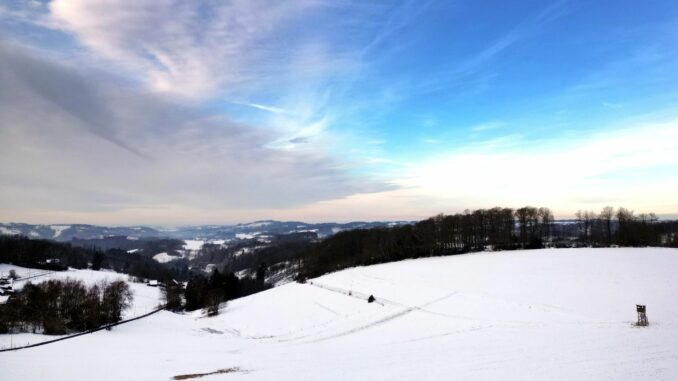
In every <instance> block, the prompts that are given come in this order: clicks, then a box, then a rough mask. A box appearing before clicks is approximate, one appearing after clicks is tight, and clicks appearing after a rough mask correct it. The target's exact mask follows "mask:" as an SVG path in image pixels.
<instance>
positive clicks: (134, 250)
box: [127, 249, 139, 254]
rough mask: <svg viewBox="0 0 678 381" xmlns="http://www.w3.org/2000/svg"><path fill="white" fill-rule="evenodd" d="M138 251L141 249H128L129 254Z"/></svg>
mask: <svg viewBox="0 0 678 381" xmlns="http://www.w3.org/2000/svg"><path fill="white" fill-rule="evenodd" d="M138 251H139V249H131V250H127V254H134V253H136V252H138Z"/></svg>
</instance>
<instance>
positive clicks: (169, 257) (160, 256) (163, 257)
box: [153, 253, 181, 263]
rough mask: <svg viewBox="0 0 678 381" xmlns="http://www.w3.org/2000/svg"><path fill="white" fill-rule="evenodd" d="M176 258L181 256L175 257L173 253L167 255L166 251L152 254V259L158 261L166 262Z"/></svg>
mask: <svg viewBox="0 0 678 381" xmlns="http://www.w3.org/2000/svg"><path fill="white" fill-rule="evenodd" d="M177 259H181V257H175V256H173V255H169V254H167V253H158V254H156V255H154V256H153V260H155V261H156V262H158V263H168V262H172V261H175V260H177Z"/></svg>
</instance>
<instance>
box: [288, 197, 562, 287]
mask: <svg viewBox="0 0 678 381" xmlns="http://www.w3.org/2000/svg"><path fill="white" fill-rule="evenodd" d="M553 224H554V218H553V213H552V212H551V211H550V210H549V209H548V208H534V207H529V206H528V207H524V208H520V209H517V210H514V209H511V208H499V207H497V208H492V209H478V210H474V211H466V212H464V213H457V214H453V215H443V214H439V215H437V216H435V217H431V218H428V219H426V220H423V221H419V222H417V223H415V224H413V225H404V226H399V227H395V228H390V229H387V228H375V229H368V230H351V231H346V232H340V233H338V234H336V235H334V236H332V237H329V238H327V239H325V240H323V241H321V242H318V243H317V244H315V245H313V246H312V247H310V248H309V249H308V250H306V252H305V253H303V254H302V258H303V260H302V267H301V271H300V277H301V278H305V277H313V276H318V275H322V274H324V273H327V272H330V271H336V270H338V269H342V268H346V267H351V266H358V265H369V264H375V263H383V262H390V261H396V260H401V259H406V258H418V257H425V256H435V255H451V254H460V253H466V252H470V251H479V250H485V249H493V250H511V249H517V248H539V247H543V246H544V244H545V243H546V242H548V241H549V240H550V239H551V236H552V233H553Z"/></svg>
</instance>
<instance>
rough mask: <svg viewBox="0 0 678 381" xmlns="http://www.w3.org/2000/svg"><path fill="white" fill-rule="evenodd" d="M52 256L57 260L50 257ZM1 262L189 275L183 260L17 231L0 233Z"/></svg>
mask: <svg viewBox="0 0 678 381" xmlns="http://www.w3.org/2000/svg"><path fill="white" fill-rule="evenodd" d="M54 259H57V260H58V263H55V262H54V261H51V260H54ZM48 260H50V261H48ZM0 263H12V264H15V265H17V266H23V267H30V268H38V269H47V270H54V271H61V270H66V269H67V268H68V267H72V268H75V269H86V268H91V269H93V270H100V269H110V270H114V271H116V272H120V273H126V274H129V275H131V276H133V277H137V278H144V279H158V280H170V279H177V280H185V279H188V277H189V271H188V264H187V263H186V262H185V261H183V262H180V263H171V264H169V265H163V264H160V263H158V262H156V261H154V260H153V259H152V258H149V257H145V256H140V255H130V254H128V253H127V252H126V251H125V250H121V249H115V248H113V249H108V250H100V249H97V248H93V247H77V246H73V245H71V244H68V243H61V242H55V241H51V240H45V239H30V238H28V237H24V236H17V235H14V236H9V235H3V236H0Z"/></svg>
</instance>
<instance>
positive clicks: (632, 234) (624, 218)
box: [576, 206, 678, 247]
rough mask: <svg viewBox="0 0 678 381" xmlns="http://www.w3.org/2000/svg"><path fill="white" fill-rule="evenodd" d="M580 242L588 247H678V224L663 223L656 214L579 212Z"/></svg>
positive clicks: (608, 208) (608, 210)
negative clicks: (677, 225) (677, 238)
mask: <svg viewBox="0 0 678 381" xmlns="http://www.w3.org/2000/svg"><path fill="white" fill-rule="evenodd" d="M576 223H577V226H578V235H579V240H580V241H581V242H582V243H583V244H584V245H587V246H610V245H619V246H674V247H675V246H678V240H676V237H677V235H676V233H678V230H677V229H676V221H660V220H659V218H658V217H657V216H656V215H655V214H654V213H642V214H639V215H637V216H636V215H635V214H634V212H633V211H632V210H628V209H626V208H619V209H617V210H615V209H613V208H612V207H609V206H608V207H605V208H603V209H602V210H601V211H600V213H597V214H596V213H595V212H593V211H582V210H580V211H578V212H577V213H576Z"/></svg>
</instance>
